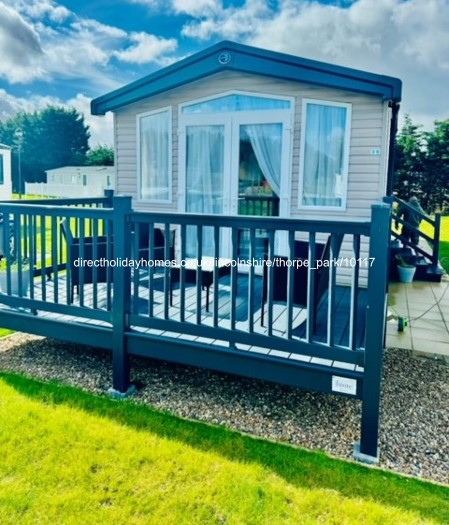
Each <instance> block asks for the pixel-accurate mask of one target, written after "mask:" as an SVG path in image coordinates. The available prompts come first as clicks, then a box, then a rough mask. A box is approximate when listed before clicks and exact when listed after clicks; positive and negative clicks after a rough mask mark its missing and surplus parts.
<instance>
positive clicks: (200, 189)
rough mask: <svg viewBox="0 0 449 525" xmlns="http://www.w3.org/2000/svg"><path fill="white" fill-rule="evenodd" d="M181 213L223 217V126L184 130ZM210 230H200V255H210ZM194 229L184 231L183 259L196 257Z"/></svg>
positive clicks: (225, 208) (211, 233)
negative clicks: (185, 240) (183, 182)
mask: <svg viewBox="0 0 449 525" xmlns="http://www.w3.org/2000/svg"><path fill="white" fill-rule="evenodd" d="M185 141H186V144H185V156H186V158H185V167H186V168H185V169H186V182H185V211H186V212H187V213H201V214H208V215H221V214H223V213H226V212H227V211H226V210H227V206H225V202H224V194H225V188H224V183H225V125H224V124H220V125H188V126H186V128H185ZM213 235H214V234H213V228H203V255H205V256H213V255H214V237H213ZM197 246H198V243H197V234H196V228H195V227H193V226H189V227H187V243H186V256H187V257H196V256H197Z"/></svg>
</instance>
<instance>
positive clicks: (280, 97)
mask: <svg viewBox="0 0 449 525" xmlns="http://www.w3.org/2000/svg"><path fill="white" fill-rule="evenodd" d="M230 95H242V96H246V97H254V98H265V99H272V100H283V101H285V102H289V103H290V107H289V108H278V109H276V108H275V109H255V110H247V111H248V112H249V113H252V112H253V111H254V112H256V111H261V112H263V111H292V112H293V113H294V109H295V99H294V97H287V96H283V95H275V94H274V93H261V92H259V91H242V90H239V89H232V90H230V91H224V92H222V93H215V94H214V95H210V96H207V97H201V98H196V99H193V100H189V101H188V102H183V103H182V104H179V118H180V119H181V118H186V117H187V115H228V114H230V113H232V114H233V115H234V114H236V113H244V112H243V111H242V112H240V111H231V112H229V113H227V112H221V111H212V112H210V113H207V112H201V113H184V112H183V109H184V108H185V107H188V106H193V105H196V104H202V103H203V102H208V101H209V100H215V99H218V98H224V97H228V96H230Z"/></svg>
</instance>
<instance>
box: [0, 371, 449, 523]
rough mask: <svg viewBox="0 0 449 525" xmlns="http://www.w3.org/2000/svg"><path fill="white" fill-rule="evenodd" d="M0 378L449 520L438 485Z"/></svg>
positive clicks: (66, 390) (311, 484) (305, 479)
mask: <svg viewBox="0 0 449 525" xmlns="http://www.w3.org/2000/svg"><path fill="white" fill-rule="evenodd" d="M0 378H1V379H2V380H3V381H5V382H6V383H7V384H8V385H10V386H11V387H13V388H14V389H15V390H16V391H17V392H19V393H21V394H23V395H25V396H27V397H28V398H31V399H33V400H36V401H39V402H43V403H45V404H49V405H64V406H68V407H70V408H74V409H78V410H82V411H84V412H86V413H89V414H91V415H95V416H99V417H102V418H108V419H110V420H111V421H114V422H116V423H119V424H121V425H125V426H127V427H130V428H133V429H137V430H145V431H148V432H151V433H153V434H156V435H157V436H159V437H162V438H167V439H172V440H176V441H178V442H181V443H183V444H186V445H189V446H190V447H193V448H195V449H196V450H199V451H205V452H210V451H213V452H215V453H217V454H219V455H220V456H222V457H224V458H226V459H229V460H232V461H237V462H241V463H246V464H250V463H254V464H257V465H260V466H262V467H264V468H267V469H270V470H271V471H272V472H273V473H275V474H277V475H278V476H281V477H282V478H283V479H284V480H286V481H287V482H288V483H290V484H293V485H295V486H299V487H303V488H310V489H315V488H317V489H330V490H333V491H338V492H339V493H340V494H341V495H343V496H345V497H348V498H354V497H360V498H363V499H364V500H370V501H373V502H377V503H382V504H386V505H390V506H394V507H397V508H401V509H404V510H407V511H414V512H416V513H418V514H419V515H421V516H422V517H425V518H428V519H433V520H436V522H437V523H442V524H443V523H449V489H448V488H447V487H445V486H442V485H437V484H433V483H430V482H425V481H421V480H417V479H414V478H410V477H406V476H401V475H398V474H394V473H390V472H387V471H383V470H381V469H377V468H370V467H366V466H364V465H359V464H356V463H352V462H348V461H343V460H339V459H334V458H331V457H329V456H327V455H326V454H324V453H320V452H311V451H307V450H304V449H299V448H294V447H292V446H289V445H286V444H279V443H273V442H271V441H266V440H263V439H259V438H254V437H251V436H247V435H244V434H241V433H238V432H236V431H233V430H229V429H226V428H223V427H218V426H213V425H210V424H207V423H201V422H196V421H189V420H185V419H182V418H180V417H177V416H174V415H171V414H169V413H166V412H160V411H157V410H155V409H152V408H150V407H148V406H145V405H141V404H137V403H135V402H134V401H132V400H126V401H116V400H112V399H109V398H107V397H104V396H99V395H94V394H91V393H88V392H85V391H82V390H80V389H77V388H74V387H69V386H65V385H61V384H59V383H57V382H49V383H44V382H41V381H37V380H35V379H30V378H28V377H25V376H23V375H19V374H12V373H0Z"/></svg>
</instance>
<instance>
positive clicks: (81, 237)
mask: <svg viewBox="0 0 449 525" xmlns="http://www.w3.org/2000/svg"><path fill="white" fill-rule="evenodd" d="M77 222H78V223H79V247H80V249H79V258H80V262H81V266H80V271H79V285H78V292H79V293H78V295H79V301H80V306H84V261H85V248H86V231H85V221H84V219H83V218H81V219H80V220H79V221H77Z"/></svg>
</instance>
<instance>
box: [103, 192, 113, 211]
mask: <svg viewBox="0 0 449 525" xmlns="http://www.w3.org/2000/svg"><path fill="white" fill-rule="evenodd" d="M104 198H105V199H106V200H107V202H106V206H105V207H106V208H112V207H113V206H114V204H113V200H114V190H104Z"/></svg>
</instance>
